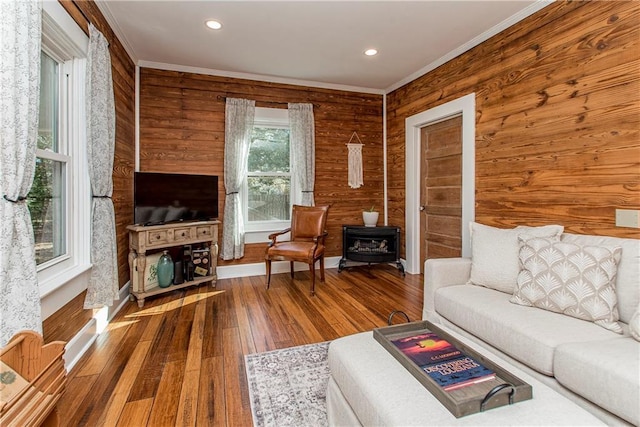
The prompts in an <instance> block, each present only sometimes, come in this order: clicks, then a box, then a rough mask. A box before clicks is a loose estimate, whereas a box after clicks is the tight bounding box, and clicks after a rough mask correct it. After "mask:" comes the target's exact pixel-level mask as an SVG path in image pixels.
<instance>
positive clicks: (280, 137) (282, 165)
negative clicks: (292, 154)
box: [248, 126, 289, 172]
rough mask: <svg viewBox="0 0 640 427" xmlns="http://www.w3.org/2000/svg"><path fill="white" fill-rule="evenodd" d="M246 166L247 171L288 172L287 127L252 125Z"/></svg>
mask: <svg viewBox="0 0 640 427" xmlns="http://www.w3.org/2000/svg"><path fill="white" fill-rule="evenodd" d="M248 167H249V172H289V129H287V128H270V127H260V126H256V127H254V128H253V134H252V135H251V147H250V148H249V162H248Z"/></svg>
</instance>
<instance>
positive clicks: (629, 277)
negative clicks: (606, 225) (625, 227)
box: [561, 233, 640, 323]
mask: <svg viewBox="0 0 640 427" xmlns="http://www.w3.org/2000/svg"><path fill="white" fill-rule="evenodd" d="M561 240H562V241H563V242H570V243H575V244H578V245H593V246H620V247H621V248H622V257H621V258H620V263H619V264H618V275H617V278H616V294H617V295H618V312H619V314H620V320H621V321H622V322H624V323H629V321H630V320H631V316H632V315H633V313H634V312H635V310H636V308H637V307H638V304H640V280H639V279H638V278H639V277H640V239H623V238H619V237H608V236H589V235H582V234H569V233H565V234H563V235H562V238H561Z"/></svg>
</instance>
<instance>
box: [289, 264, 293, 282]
mask: <svg viewBox="0 0 640 427" xmlns="http://www.w3.org/2000/svg"><path fill="white" fill-rule="evenodd" d="M289 264H290V266H291V278H292V279H293V261H289Z"/></svg>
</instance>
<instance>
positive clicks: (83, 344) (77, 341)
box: [64, 282, 130, 372]
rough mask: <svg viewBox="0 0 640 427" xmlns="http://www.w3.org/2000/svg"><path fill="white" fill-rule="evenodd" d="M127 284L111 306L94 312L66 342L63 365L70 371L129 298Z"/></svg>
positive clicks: (128, 283)
mask: <svg viewBox="0 0 640 427" xmlns="http://www.w3.org/2000/svg"><path fill="white" fill-rule="evenodd" d="M129 285H130V282H127V283H126V284H125V285H124V286H123V287H122V289H120V292H119V293H118V299H117V300H115V301H114V304H113V305H112V306H111V307H104V308H102V309H101V310H98V311H96V312H95V313H94V315H93V317H92V318H91V320H89V321H88V322H87V323H86V324H85V325H84V327H83V328H82V329H80V331H79V332H78V333H77V334H75V335H74V337H73V338H71V339H70V340H69V342H67V345H66V346H65V353H64V367H65V368H66V370H67V372H70V371H71V370H72V369H73V368H74V366H76V364H77V363H78V362H79V361H80V359H81V358H82V356H84V354H85V353H86V352H87V350H89V348H90V347H91V345H92V344H93V343H94V342H95V341H96V339H97V338H98V335H100V333H101V332H102V331H103V330H104V328H105V327H106V326H107V325H108V324H109V322H111V319H113V317H114V316H115V315H116V314H117V313H118V312H119V311H120V310H122V307H124V305H125V304H126V303H127V301H128V300H129Z"/></svg>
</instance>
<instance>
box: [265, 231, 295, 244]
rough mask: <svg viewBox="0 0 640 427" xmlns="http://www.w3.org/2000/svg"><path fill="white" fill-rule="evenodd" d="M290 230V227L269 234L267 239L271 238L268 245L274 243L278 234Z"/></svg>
mask: <svg viewBox="0 0 640 427" xmlns="http://www.w3.org/2000/svg"><path fill="white" fill-rule="evenodd" d="M290 231H291V227H289V228H285V229H284V230H280V231H276V232H275V233H271V234H269V236H268V239H269V240H271V242H270V243H269V246H273V245H275V243H276V240H277V239H278V236H282V235H283V234H287V233H288V232H290Z"/></svg>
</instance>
